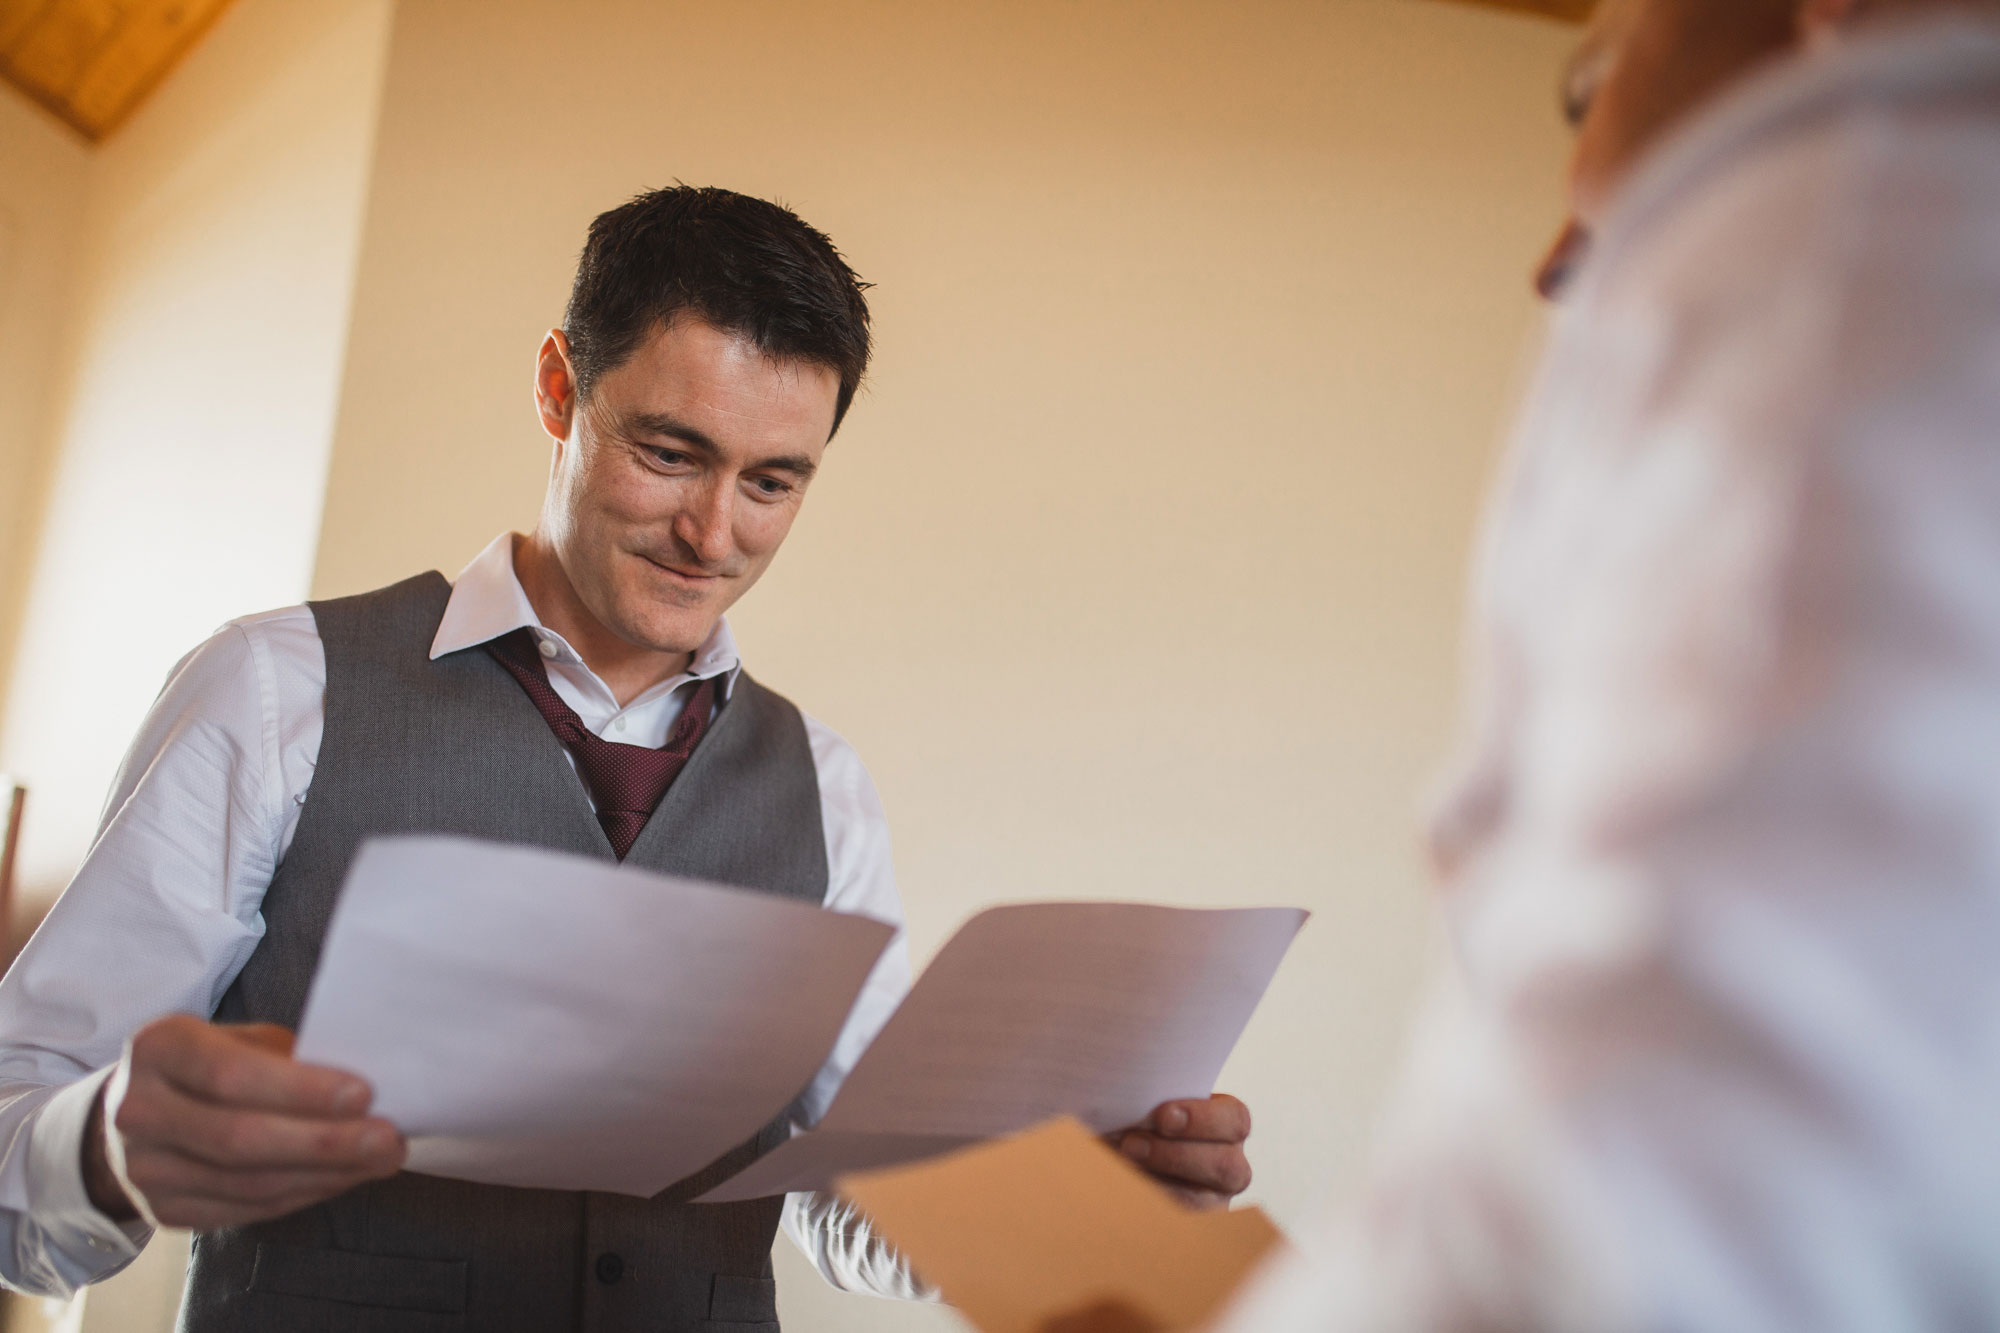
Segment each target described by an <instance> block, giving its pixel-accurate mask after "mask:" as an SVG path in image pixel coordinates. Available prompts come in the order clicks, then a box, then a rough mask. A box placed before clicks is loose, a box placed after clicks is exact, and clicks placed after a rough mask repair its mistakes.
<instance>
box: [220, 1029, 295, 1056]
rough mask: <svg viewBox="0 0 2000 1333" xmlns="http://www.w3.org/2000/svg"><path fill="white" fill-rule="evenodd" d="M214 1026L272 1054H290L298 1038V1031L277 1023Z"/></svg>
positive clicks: (225, 1033)
mask: <svg viewBox="0 0 2000 1333" xmlns="http://www.w3.org/2000/svg"><path fill="white" fill-rule="evenodd" d="M213 1026H214V1028H215V1030H216V1031H217V1032H218V1033H220V1034H221V1035H223V1036H225V1037H230V1038H233V1039H234V1040H236V1041H240V1042H242V1043H244V1044H245V1045H248V1046H254V1047H256V1048H257V1049H258V1050H262V1051H269V1052H270V1053H271V1054H272V1055H290V1054H291V1053H292V1044H293V1043H294V1042H296V1041H297V1040H298V1034H297V1033H295V1032H293V1031H292V1030H291V1029H290V1028H285V1027H279V1026H278V1025H277V1024H276V1023H217V1024H214V1025H213Z"/></svg>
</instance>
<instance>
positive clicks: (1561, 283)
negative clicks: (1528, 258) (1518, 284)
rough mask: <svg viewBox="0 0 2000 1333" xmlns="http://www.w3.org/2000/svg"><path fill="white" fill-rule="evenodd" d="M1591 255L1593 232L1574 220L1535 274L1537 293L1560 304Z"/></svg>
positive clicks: (1566, 227)
mask: <svg viewBox="0 0 2000 1333" xmlns="http://www.w3.org/2000/svg"><path fill="white" fill-rule="evenodd" d="M1589 253H1590V231H1589V229H1588V228H1586V227H1585V226H1584V225H1583V224H1582V223H1581V222H1578V221H1577V220H1576V219H1575V218H1571V219H1570V220H1569V222H1568V223H1567V224H1566V225H1565V226H1564V227H1563V229H1562V235H1560V236H1558V237H1556V243H1555V244H1554V245H1552V246H1550V247H1549V252H1548V254H1546V255H1544V256H1543V257H1542V262H1541V265H1540V267H1538V268H1537V269H1536V270H1535V290H1536V291H1537V292H1539V293H1540V294H1541V297H1542V299H1543V300H1544V301H1560V300H1561V299H1562V295H1563V291H1564V290H1565V289H1566V288H1567V287H1568V286H1569V284H1570V279H1572V278H1574V277H1575V276H1576V271H1577V269H1579V268H1581V267H1582V266H1583V260H1584V256H1586V255H1588V254H1589Z"/></svg>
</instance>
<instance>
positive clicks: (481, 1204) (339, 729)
mask: <svg viewBox="0 0 2000 1333" xmlns="http://www.w3.org/2000/svg"><path fill="white" fill-rule="evenodd" d="M450 592H451V589H450V585H449V584H448V583H446V582H445V580H444V578H443V576H441V575H439V574H435V573H431V574H424V575H421V576H419V577H417V578H414V579H410V580H408V581H407V582H404V583H399V584H396V585H395V586H394V587H390V588H384V589H382V590H381V591H379V592H372V593H367V594H364V595H362V596H359V597H349V598H344V599H342V600H339V601H332V602H319V603H315V604H314V605H313V608H312V610H313V616H314V619H315V620H316V621H317V622H318V625H319V633H320V639H321V641H322V642H323V643H324V644H325V645H326V731H325V736H324V738H323V740H322V741H321V743H320V753H319V766H318V770H317V772H316V773H315V775H314V777H313V782H312V789H311V793H310V797H309V799H308V800H307V801H306V804H305V807H304V809H303V810H302V811H301V812H300V817H299V825H298V831H297V834H296V836H295V837H294V839H293V843H292V847H291V850H290V852H289V853H288V854H287V855H286V857H285V861H284V864H283V865H282V866H280V867H279V869H278V873H277V875H276V876H275V877H274V878H273V879H272V881H271V887H270V890H269V892H268V893H267V894H266V896H265V899H264V905H263V911H264V923H265V935H264V938H263V940H262V942H260V943H259V944H258V946H257V950H256V952H255V953H254V954H252V955H251V957H250V961H249V963H248V964H247V965H245V967H244V969H243V971H242V974H241V975H240V976H238V978H237V979H236V982H235V984H234V985H232V986H231V987H230V989H229V992H228V993H227V994H226V995H225V996H224V997H223V999H222V1004H221V1006H220V1007H219V1009H218V1010H217V1013H216V1017H217V1018H218V1019H219V1020H223V1021H235V1022H267V1023H281V1024H283V1025H285V1026H287V1027H295V1026H296V1025H297V1023H298V1018H299V1012H300V1009H301V1008H302V1007H303V1005H304V1003H305V997H306V988H307V986H308V984H309V983H310V982H311V980H312V975H313V969H314V967H315V966H316V965H317V962H318V959H319V950H320V943H321V940H322V939H323V938H324V936H325V933H326V924H327V918H328V915H329V914H330V913H331V911H332V909H333V903H334V898H335V896H336V894H337V893H338V892H339V888H340V882H341V879H342V878H343V876H344V875H345V874H346V871H347V865H348V862H349V860H350V859H351V858H352V857H353V855H354V853H355V851H356V849H357V848H358V847H359V845H360V843H361V840H362V839H363V838H366V837H369V836H371V835H374V834H386V833H455V834H463V835H466V836H470V837H477V838H490V839H494V840H497V841H501V842H520V843H531V844H533V845H535V846H539V847H551V848H555V849H557V850H560V851H567V852H577V853H581V854H584V855H587V856H599V857H604V858H606V859H610V858H611V856H612V851H611V845H610V843H609V842H607V841H606V839H605V837H604V833H603V830H602V829H600V828H599V827H598V823H597V819H596V816H595V815H594V814H593V813H592V811H591V806H590V802H589V799H588V797H587V796H586V794H585V792H584V788H583V785H582V782H581V780H580V779H579V778H578V777H577V775H576V772H575V771H574V770H573V769H572V768H571V767H570V765H569V763H568V761H567V759H566V758H565V756H564V753H563V748H562V745H561V743H560V742H558V741H557V740H556V738H555V736H554V735H553V734H552V733H551V732H550V730H549V727H548V724H547V723H546V722H544V721H543V720H542V716H541V714H540V713H537V712H536V711H535V707H534V705H533V704H532V703H530V702H529V701H528V698H527V696H526V695H525V694H524V693H522V691H521V687H520V686H519V685H518V684H516V683H515V681H514V680H513V678H512V677H510V676H509V675H508V674H507V673H506V672H505V671H504V670H502V669H501V667H500V666H499V664H498V663H496V662H495V661H493V659H492V658H491V657H490V656H488V654H487V653H486V652H485V651H484V650H483V649H479V648H474V649H469V650H467V651H465V652H458V653H452V654H449V655H447V656H445V657H442V658H440V659H438V660H437V661H435V662H433V661H431V660H429V657H430V645H431V640H432V637H433V636H434V635H435V634H436V632H437V627H438V622H439V620H440V619H441V618H442V616H443V614H444V608H445V603H446V601H447V599H448V598H449V596H450ZM626 860H627V861H628V862H629V863H630V864H632V865H636V866H643V867H645V868H646V869H649V870H657V871H663V872H666V873H670V874H677V875H688V876H693V877H696V878H700V879H707V880H717V881H720V882H722V883H726V884H737V885H743V886H745V887H748V888H753V889H760V890H763V891H766V892H770V893H779V894H784V895H786V896H789V897H794V898H800V899H805V900H807V901H811V902H821V901H824V900H825V897H826V885H827V865H826V842H825V837H824V833H823V830H822V827H821V822H820V803H819V782H818V777H817V774H816V771H815V769H814V767H813V760H812V751H811V749H810V748H809V745H808V743H807V739H806V731H805V724H804V722H803V720H802V719H801V718H800V716H799V713H798V710H797V709H796V708H794V707H792V705H791V704H789V703H787V702H786V701H785V700H784V699H782V698H780V697H779V696H777V695H775V694H773V693H771V692H770V691H768V690H766V689H764V688H762V687H761V686H759V685H758V684H757V683H756V682H754V681H752V680H751V679H750V678H749V677H748V676H744V675H739V676H738V677H737V680H736V683H735V686H734V687H733V689H732V690H731V693H730V697H729V701H728V704H727V706H725V707H724V708H723V709H722V711H721V712H720V713H719V714H718V715H717V716H716V719H715V722H714V724H713V725H712V726H711V727H710V728H709V730H708V733H707V734H706V735H705V736H704V737H703V738H702V741H701V745H700V747H699V748H698V749H697V750H696V751H695V754H694V757H693V758H692V759H691V760H690V761H689V763H688V766H687V767H686V768H685V769H684V770H683V771H682V772H681V774H680V776H679V778H678V779H676V781H675V782H674V785H673V786H672V787H671V788H670V789H669V790H668V792H667V795H666V798H665V799H664V800H663V801H661V803H660V807H659V809H658V810H657V811H655V812H654V814H653V817H652V819H651V820H650V821H649V822H648V823H647V825H646V828H645V830H644V832H642V833H641V834H640V835H639V840H638V842H637V843H635V844H634V845H633V847H632V850H631V853H630V854H629V855H628V856H627V857H626ZM410 1017H411V1020H412V1021H413V1022H415V1021H421V1018H422V1016H421V1015H418V1014H412V1015H411V1016H410ZM521 1076H522V1077H523V1078H533V1077H535V1053H534V1052H533V1051H523V1052H522V1053H521ZM662 1132H664V1133H671V1132H672V1127H671V1126H663V1127H662ZM785 1132H786V1131H785V1125H784V1117H782V1116H781V1117H780V1118H779V1119H778V1120H777V1121H774V1122H773V1123H772V1124H770V1125H768V1126H766V1127H765V1128H764V1129H763V1130H762V1131H761V1132H760V1133H759V1134H758V1135H757V1136H756V1137H755V1138H753V1139H752V1140H750V1141H749V1142H747V1143H745V1144H743V1145H742V1146H741V1147H739V1148H737V1149H736V1150H734V1151H733V1152H731V1153H729V1154H728V1155H727V1156H725V1157H724V1158H722V1159H721V1160H720V1161H718V1162H716V1163H715V1164H714V1165H713V1166H710V1167H708V1168H706V1169H705V1170H703V1171H702V1172H701V1173H700V1174H698V1175H697V1176H694V1177H692V1178H690V1179H688V1180H686V1181H683V1182H681V1183H680V1184H678V1185H675V1186H673V1187H672V1188H670V1189H668V1190H667V1191H666V1192H665V1193H663V1194H661V1195H659V1196H658V1197H656V1198H653V1199H629V1198H625V1197H622V1196H619V1195H610V1194H572V1193H564V1192H559V1191H555V1190H520V1189H503V1188H499V1187H496V1186H490V1185H473V1184H468V1183H465V1182H462V1181H455V1180H443V1179H439V1178H436V1177H431V1176H420V1175H412V1174H409V1173H404V1174H402V1175H399V1176H396V1177H394V1178H393V1179H390V1180H385V1181H380V1182H377V1183H375V1184H372V1185H368V1186H364V1187H362V1188H360V1189H357V1190H354V1191H352V1192H350V1193H348V1194H345V1195H342V1196H341V1197H339V1198H337V1199H334V1200H332V1201H330V1202H328V1203H325V1204H321V1205H319V1206H317V1207H314V1208H309V1209H307V1210H306V1211H304V1212H301V1213H296V1214H293V1215H292V1216H290V1217H286V1218H282V1219H280V1220H278V1221H275V1222H266V1223H262V1224H259V1225H256V1226H248V1227H239V1228H234V1229H230V1230H223V1231H211V1232H205V1233H203V1234H201V1235H199V1236H197V1237H195V1248H194V1260H193V1263H192V1264H191V1265H190V1267H189V1270H188V1282H187V1294H186V1298H185V1300H184V1302H183V1305H182V1308H181V1328H182V1330H184V1333H238V1331H240V1330H284V1331H285V1333H320V1331H322V1330H324V1331H325V1333H333V1331H334V1330H339V1331H340V1333H458V1331H459V1330H466V1331H467V1333H516V1331H518V1333H552V1331H556V1330H568V1329H575V1330H591V1331H593V1333H595V1331H597V1330H605V1331H606V1333H611V1331H613V1330H626V1329H635V1330H636V1329H647V1330H659V1331H660V1333H750V1331H751V1330H758V1331H759V1333H777V1328H778V1323H777V1318H778V1315H777V1306H776V1301H775V1293H774V1290H773V1285H772V1280H771V1244H772V1240H773V1238H774V1236H775V1235H776V1232H777V1224H778V1215H779V1209H780V1206H781V1203H782V1201H781V1200H779V1199H764V1200H759V1201H756V1202H753V1203H742V1204H699V1205H697V1204H690V1203H688V1202H686V1201H687V1200H688V1199H690V1198H692V1197H693V1196H695V1195H697V1194H700V1193H701V1192H702V1191H704V1190H706V1189H708V1188H709V1187H710V1186H711V1185H712V1184H714V1183H716V1182H718V1181H720V1180H722V1179H723V1178H725V1177H727V1176H729V1175H731V1174H733V1173H734V1172H736V1171H738V1170H740V1169H742V1167H743V1166H745V1165H747V1164H748V1163H749V1162H751V1161H752V1160H754V1159H755V1158H756V1157H757V1156H758V1155H759V1154H760V1153H763V1152H767V1151H769V1150H770V1148H771V1147H773V1146H775V1145H776V1144H777V1143H779V1142H781V1141H782V1140H783V1138H784V1136H785Z"/></svg>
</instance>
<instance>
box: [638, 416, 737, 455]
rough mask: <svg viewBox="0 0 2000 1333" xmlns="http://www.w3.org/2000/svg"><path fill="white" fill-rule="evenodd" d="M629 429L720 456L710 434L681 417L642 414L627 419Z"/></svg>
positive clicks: (718, 449)
mask: <svg viewBox="0 0 2000 1333" xmlns="http://www.w3.org/2000/svg"><path fill="white" fill-rule="evenodd" d="M625 424H626V426H627V428H628V429H630V430H632V431H634V432H636V433H638V434H641V435H664V436H666V437H667V438H668V439H671V440H679V441H680V442H681V443H682V444H685V445H687V446H688V447H689V448H691V449H695V450H698V451H699V452H701V453H705V454H718V453H721V452H722V450H721V449H720V448H719V447H717V445H716V443H715V441H714V440H713V439H711V438H710V437H709V435H708V432H706V431H703V430H698V429H696V428H695V427H693V426H690V425H688V424H687V422H685V421H682V420H681V419H680V418H679V417H673V416H668V415H667V414H666V413H665V412H640V413H637V414H635V415H633V416H629V417H627V418H625Z"/></svg>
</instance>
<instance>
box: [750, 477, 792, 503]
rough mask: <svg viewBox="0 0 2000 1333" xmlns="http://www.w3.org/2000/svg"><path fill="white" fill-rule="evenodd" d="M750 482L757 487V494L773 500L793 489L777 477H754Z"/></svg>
mask: <svg viewBox="0 0 2000 1333" xmlns="http://www.w3.org/2000/svg"><path fill="white" fill-rule="evenodd" d="M750 484H751V485H752V486H755V487H756V488H757V494H759V495H762V496H765V497H766V498H768V499H773V500H775V499H776V498H777V497H779V496H781V495H783V494H784V493H785V492H786V491H789V490H790V489H792V488H791V487H789V486H787V485H786V484H785V483H784V482H782V481H779V480H778V479H777V478H776V477H752V478H751V479H750Z"/></svg>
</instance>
